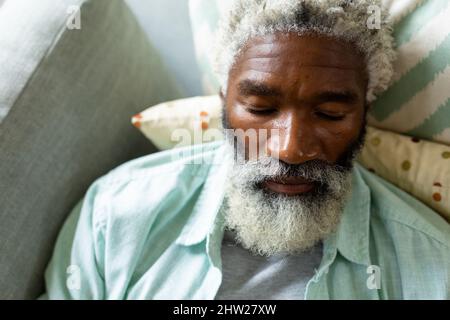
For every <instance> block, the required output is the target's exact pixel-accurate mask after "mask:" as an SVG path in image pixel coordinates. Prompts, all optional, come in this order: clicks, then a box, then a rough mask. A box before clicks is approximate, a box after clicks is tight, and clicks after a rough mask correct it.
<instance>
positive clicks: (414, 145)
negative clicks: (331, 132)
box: [132, 96, 450, 222]
mask: <svg viewBox="0 0 450 320" xmlns="http://www.w3.org/2000/svg"><path fill="white" fill-rule="evenodd" d="M221 110H222V105H221V101H220V98H219V97H218V96H208V97H195V98H189V99H182V100H177V101H171V102H166V103H162V104H159V105H157V106H154V107H151V108H148V109H147V110H145V111H143V112H141V113H139V114H137V115H135V116H134V117H133V118H132V123H133V124H134V126H135V127H137V128H138V129H139V130H141V132H142V133H143V134H144V135H145V136H146V137H147V138H148V139H150V140H151V141H152V142H153V144H154V145H155V146H156V147H158V148H159V149H160V150H165V149H170V148H174V147H178V146H185V145H190V144H195V143H201V142H208V141H215V140H220V139H222V138H223V137H222V135H221V134H220V130H217V129H219V128H220V123H221ZM218 133H219V134H218ZM358 161H359V162H360V163H361V164H362V165H363V166H365V167H366V168H368V169H369V170H371V171H372V172H375V173H376V174H377V175H379V176H381V177H382V178H384V179H386V180H388V181H390V182H391V183H393V184H394V185H396V186H397V187H399V188H401V189H403V190H405V191H406V192H408V193H410V194H411V195H413V196H414V197H416V198H418V199H419V200H421V201H422V202H424V203H425V204H427V205H428V206H430V207H431V208H433V209H434V210H436V211H437V212H438V213H440V214H441V215H442V216H444V218H446V219H447V220H448V221H449V222H450V146H446V145H443V144H439V143H434V142H429V141H425V140H419V139H417V138H411V137H408V136H405V135H401V134H398V133H393V132H389V131H384V130H380V129H375V128H374V127H369V128H368V132H367V140H366V144H365V146H364V148H363V150H362V153H361V155H360V157H359V158H358Z"/></svg>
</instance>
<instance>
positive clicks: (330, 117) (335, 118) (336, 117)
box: [316, 112, 345, 121]
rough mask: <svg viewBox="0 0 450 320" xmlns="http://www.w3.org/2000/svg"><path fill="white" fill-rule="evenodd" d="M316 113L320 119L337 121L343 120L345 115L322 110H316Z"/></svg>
mask: <svg viewBox="0 0 450 320" xmlns="http://www.w3.org/2000/svg"><path fill="white" fill-rule="evenodd" d="M316 115H317V116H319V117H320V118H322V119H325V120H329V121H339V120H343V119H344V118H345V115H332V114H328V113H324V112H316Z"/></svg>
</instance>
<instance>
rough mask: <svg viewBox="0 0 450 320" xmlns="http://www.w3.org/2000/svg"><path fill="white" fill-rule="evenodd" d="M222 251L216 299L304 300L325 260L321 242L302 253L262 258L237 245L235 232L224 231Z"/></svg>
mask: <svg viewBox="0 0 450 320" xmlns="http://www.w3.org/2000/svg"><path fill="white" fill-rule="evenodd" d="M221 254H222V283H221V285H220V288H219V291H218V292H217V295H216V297H215V299H216V300H264V299H271V300H303V299H304V298H305V292H306V285H307V284H308V281H309V280H310V279H311V278H312V277H313V276H314V274H315V272H316V269H317V268H318V267H319V265H320V262H321V260H322V244H321V243H319V244H318V245H316V246H315V247H314V248H312V249H311V250H308V251H306V252H304V253H301V254H296V255H282V254H278V255H275V256H273V257H262V256H257V255H253V254H251V253H250V252H249V251H248V250H246V249H244V248H243V247H242V246H240V245H239V244H237V243H236V240H235V234H234V233H233V232H232V231H230V230H225V232H224V237H223V241H222V249H221Z"/></svg>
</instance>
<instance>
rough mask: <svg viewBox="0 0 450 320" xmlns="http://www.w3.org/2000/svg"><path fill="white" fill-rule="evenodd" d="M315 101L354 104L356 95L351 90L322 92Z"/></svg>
mask: <svg viewBox="0 0 450 320" xmlns="http://www.w3.org/2000/svg"><path fill="white" fill-rule="evenodd" d="M315 100H317V101H319V102H330V101H332V102H343V103H354V102H356V101H358V94H357V93H355V92H353V91H351V90H342V91H333V90H330V91H323V92H321V93H319V94H318V95H317V96H315Z"/></svg>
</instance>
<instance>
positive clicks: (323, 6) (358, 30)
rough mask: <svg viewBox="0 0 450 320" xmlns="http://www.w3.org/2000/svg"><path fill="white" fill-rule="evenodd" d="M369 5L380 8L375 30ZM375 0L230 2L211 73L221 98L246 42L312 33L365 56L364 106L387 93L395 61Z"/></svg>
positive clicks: (387, 26)
mask: <svg viewBox="0 0 450 320" xmlns="http://www.w3.org/2000/svg"><path fill="white" fill-rule="evenodd" d="M370 6H377V7H376V8H379V9H380V13H381V21H380V28H378V29H375V28H369V27H368V25H367V23H368V21H369V17H370V16H371V13H370V11H369V8H370ZM381 8H382V7H381V2H380V0H235V3H234V4H233V6H232V9H231V11H230V12H229V13H228V16H226V17H225V19H223V20H222V22H221V24H220V28H219V32H218V42H217V47H216V66H215V67H216V71H217V73H218V76H219V79H220V83H221V87H222V92H223V93H224V94H225V93H226V90H227V84H228V76H229V72H230V70H231V69H232V68H233V66H234V63H235V62H236V59H237V57H238V56H239V54H240V52H241V50H242V49H243V48H244V47H245V45H246V43H247V42H248V41H249V40H250V39H251V38H254V37H258V36H266V35H270V34H274V33H277V32H283V33H286V32H294V33H297V34H299V35H302V34H311V33H313V34H318V35H323V36H328V37H333V38H337V39H341V40H343V41H347V42H351V43H352V44H354V45H355V46H356V47H357V49H358V50H359V51H361V53H362V54H363V55H364V57H365V63H366V72H367V75H368V78H369V83H368V89H367V94H366V101H367V102H368V103H371V102H373V101H374V100H375V98H376V96H377V95H379V94H380V93H382V92H383V91H385V90H386V89H387V87H388V86H389V84H390V81H391V79H392V75H393V61H394V59H395V51H394V41H393V37H392V28H391V26H390V24H389V23H388V20H387V19H386V13H385V12H384V11H383V10H382V9H381Z"/></svg>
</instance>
